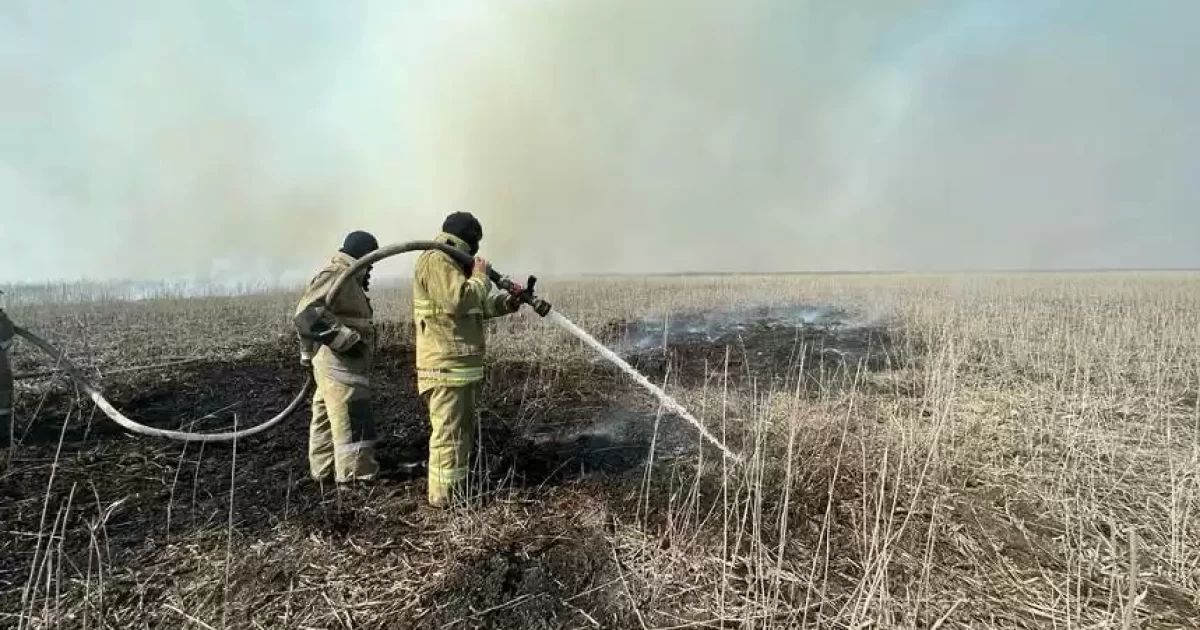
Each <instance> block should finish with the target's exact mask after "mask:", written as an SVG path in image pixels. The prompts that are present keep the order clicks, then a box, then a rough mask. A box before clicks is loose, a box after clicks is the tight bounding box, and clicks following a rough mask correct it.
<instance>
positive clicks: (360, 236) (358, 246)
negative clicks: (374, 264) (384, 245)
mask: <svg viewBox="0 0 1200 630" xmlns="http://www.w3.org/2000/svg"><path fill="white" fill-rule="evenodd" d="M377 249H379V241H376V240H375V237H374V236H371V233H370V232H363V231H362V230H358V231H354V232H351V233H349V234H347V235H346V240H345V242H343V243H342V248H341V249H340V250H338V251H340V252H342V253H343V254H346V255H348V256H352V257H354V258H362V257H363V256H366V255H367V254H370V253H371V252H373V251H375V250H377Z"/></svg>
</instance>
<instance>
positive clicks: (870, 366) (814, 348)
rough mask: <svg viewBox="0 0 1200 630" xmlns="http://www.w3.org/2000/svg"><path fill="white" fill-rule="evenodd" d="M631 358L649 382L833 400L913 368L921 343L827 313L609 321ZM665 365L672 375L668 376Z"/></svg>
mask: <svg viewBox="0 0 1200 630" xmlns="http://www.w3.org/2000/svg"><path fill="white" fill-rule="evenodd" d="M605 334H606V336H607V337H608V338H613V339H617V340H619V346H618V347H619V348H620V349H621V351H622V354H623V355H624V356H625V358H626V360H628V361H629V362H630V364H631V365H633V366H634V367H636V368H637V369H638V370H640V371H641V372H642V373H644V374H646V375H648V376H650V377H651V378H652V380H654V379H658V380H661V379H663V378H667V377H669V378H670V379H671V381H672V382H673V383H677V384H678V385H680V386H683V387H703V386H704V385H706V384H711V383H713V382H721V381H722V380H724V379H726V378H728V379H729V380H731V381H732V382H735V383H745V382H747V381H758V385H759V386H760V387H770V386H776V387H785V388H788V389H791V388H793V387H795V382H796V379H797V378H798V377H800V376H803V381H802V382H803V389H804V390H805V391H807V392H809V393H810V394H816V395H820V394H822V393H824V394H828V393H829V392H830V391H831V390H837V389H840V388H843V387H847V386H850V385H851V384H852V383H853V382H854V376H855V375H856V374H858V373H860V372H861V371H863V370H865V371H871V372H878V371H884V370H892V369H897V368H900V367H903V366H906V365H908V364H909V363H910V362H911V361H912V360H913V359H914V358H915V357H916V356H917V355H918V354H919V348H918V347H917V346H918V344H917V343H916V342H915V341H914V340H911V339H906V338H904V337H902V336H901V335H900V333H898V332H897V330H896V329H895V328H893V327H891V326H889V325H887V322H882V321H865V320H856V318H854V317H853V316H852V315H851V314H849V313H847V312H844V311H840V310H834V309H829V308H827V307H804V306H799V307H789V308H784V309H768V308H757V309H746V310H740V311H730V312H725V313H721V312H699V313H685V314H682V315H675V316H673V317H672V318H671V319H670V320H667V321H664V320H633V321H617V322H611V323H610V324H609V325H608V326H607V327H606V329H605ZM668 367H669V368H670V373H669V374H668Z"/></svg>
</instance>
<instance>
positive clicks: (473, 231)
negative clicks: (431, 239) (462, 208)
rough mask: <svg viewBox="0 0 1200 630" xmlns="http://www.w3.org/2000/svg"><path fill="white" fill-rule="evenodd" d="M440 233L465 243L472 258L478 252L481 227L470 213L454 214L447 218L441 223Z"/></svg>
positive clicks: (481, 233)
mask: <svg viewBox="0 0 1200 630" xmlns="http://www.w3.org/2000/svg"><path fill="white" fill-rule="evenodd" d="M442 231H443V232H445V233H447V234H453V235H454V236H457V237H458V238H461V239H462V240H463V241H464V242H466V244H467V246H468V247H470V248H471V255H472V256H474V255H475V254H477V253H478V252H479V241H482V240H483V226H482V225H480V224H479V219H476V218H475V215H473V214H471V213H470V212H454V213H452V214H450V215H449V216H447V217H446V220H445V221H443V222H442Z"/></svg>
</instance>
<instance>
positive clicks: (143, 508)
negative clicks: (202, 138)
mask: <svg viewBox="0 0 1200 630" xmlns="http://www.w3.org/2000/svg"><path fill="white" fill-rule="evenodd" d="M543 290H544V292H545V295H546V297H547V298H548V299H549V300H550V301H551V302H552V303H554V304H555V306H556V307H557V308H558V309H560V310H561V311H562V312H563V313H564V314H566V315H567V316H569V317H571V318H572V319H573V320H575V321H576V322H578V323H580V324H581V325H582V326H583V327H584V328H585V329H587V330H589V331H592V332H593V333H594V334H596V335H597V336H598V337H599V338H601V340H602V341H604V342H606V343H608V344H611V345H612V346H613V347H614V348H616V349H618V351H620V352H622V353H623V354H624V355H625V356H626V357H627V358H628V359H629V360H630V362H631V363H633V364H634V365H636V366H638V367H640V368H641V369H643V370H644V372H645V373H646V374H647V375H648V376H649V377H650V378H651V380H654V381H656V382H659V383H663V384H664V386H665V389H666V390H667V391H668V392H670V393H671V394H672V395H673V396H676V397H677V398H678V399H679V400H680V401H681V402H683V404H684V405H685V406H687V407H688V408H689V409H690V410H691V411H693V413H694V414H695V415H696V416H698V417H699V418H701V419H702V420H703V421H704V422H705V424H706V426H707V427H708V428H709V429H710V430H711V431H712V432H713V433H714V434H716V435H719V436H724V438H725V439H726V440H727V442H728V444H729V445H730V446H731V447H732V448H733V449H734V450H735V451H737V452H740V453H743V454H745V456H746V458H747V460H748V464H747V466H745V467H744V468H739V467H735V466H733V465H732V464H730V463H726V462H724V461H723V460H722V458H721V457H720V455H719V453H718V452H717V451H716V450H715V449H713V448H711V447H710V446H707V445H706V444H705V443H703V442H702V441H701V440H700V439H699V437H698V434H697V433H696V432H695V431H694V430H693V429H692V428H691V427H690V426H689V425H687V424H686V423H685V422H682V421H680V420H679V419H677V418H674V417H672V416H670V415H666V414H660V413H658V407H657V403H656V401H655V400H654V399H653V398H652V397H651V396H650V395H649V394H648V393H646V392H645V391H643V390H641V389H640V388H638V387H637V386H636V385H634V384H633V383H632V382H631V381H630V380H629V379H628V378H626V377H625V376H624V375H622V374H621V373H620V372H619V371H618V370H616V368H614V367H613V366H611V365H609V364H607V363H604V362H602V361H599V360H598V358H597V356H596V355H595V353H593V352H592V351H591V350H590V349H588V348H587V347H586V346H584V345H583V344H581V343H580V342H578V341H577V340H575V339H573V338H572V337H569V336H567V335H566V334H565V333H563V332H562V331H561V330H559V329H557V328H554V327H553V326H552V325H551V324H550V323H549V322H546V321H544V320H540V319H538V318H537V317H536V316H535V315H533V314H532V313H525V314H523V315H520V316H518V317H516V318H512V319H511V320H508V321H504V322H499V323H497V324H496V326H495V329H494V334H493V336H492V338H491V339H492V341H491V347H490V354H491V356H490V360H491V368H490V370H489V381H488V386H487V389H488V391H487V396H486V403H485V407H486V408H485V409H484V410H483V412H482V423H481V429H480V440H479V443H480V452H479V457H478V474H477V475H476V477H475V480H476V482H477V483H478V484H479V487H480V488H481V490H482V491H483V492H485V498H484V500H483V501H482V502H480V503H479V504H478V505H476V506H474V507H472V508H470V509H467V510H460V511H453V512H447V513H443V512H437V511H433V510H430V509H428V508H426V507H425V506H424V504H423V502H422V498H423V493H424V480H423V479H421V478H417V479H411V480H407V481H403V480H402V481H397V482H393V483H391V484H388V485H383V486H380V487H376V488H372V489H368V490H361V491H353V492H337V491H334V490H331V489H322V488H319V487H316V486H315V485H314V484H312V483H311V482H309V481H308V480H307V478H306V460H305V444H306V437H307V434H306V421H307V412H306V411H305V412H300V413H297V414H296V416H295V417H294V418H292V419H290V420H289V421H288V422H287V423H285V424H284V425H283V426H282V427H280V428H279V429H277V430H276V431H274V432H272V433H269V434H264V435H259V436H255V437H252V438H249V439H246V440H244V441H242V442H239V443H237V444H234V445H212V444H209V445H205V446H203V447H201V446H199V445H195V444H192V445H184V444H181V443H175V442H168V441H161V440H155V439H150V438H143V437H137V436H132V435H129V434H127V433H125V432H124V431H122V430H120V429H119V428H117V427H115V425H113V424H112V423H111V422H109V421H108V420H107V419H105V418H104V417H103V416H102V415H101V414H100V413H99V412H98V411H97V410H96V409H95V407H94V405H93V404H92V403H91V402H90V401H88V400H87V398H86V397H83V396H81V395H80V394H79V393H78V392H77V390H76V389H75V388H74V387H73V386H72V385H71V384H70V383H69V382H66V381H64V380H62V379H59V378H57V377H55V376H36V375H35V377H33V378H26V379H22V380H21V381H19V383H18V405H17V414H18V415H17V423H16V427H15V437H16V441H17V443H16V445H15V446H14V447H13V448H12V449H10V450H9V451H8V452H7V453H6V454H3V455H0V458H3V459H0V626H2V627H11V628H20V629H22V630H24V629H26V628H28V629H43V628H120V629H122V630H124V629H133V628H195V629H201V628H329V629H335V628H344V629H350V628H440V629H451V628H455V629H467V628H522V629H530V630H532V629H535V628H635V629H636V628H659V629H667V628H679V629H682V628H755V629H762V628H845V629H850V628H858V629H865V628H873V629H875V628H878V629H892V628H928V629H933V628H944V629H949V628H1039V629H1042V628H1063V629H1066V628H1078V629H1081V630H1082V629H1085V628H1088V629H1092V628H1145V629H1149V628H1196V627H1200V400H1198V397H1197V394H1198V391H1200V275H1194V274H1185V273H1160V274H1149V273H1146V274H1132V273H1131V274H1116V273H1112V274H1029V275H958V276H952V275H944V276H939V275H930V276H915V275H895V276H849V275H847V276H841V275H819V276H763V277H749V276H743V277H686V278H623V279H619V280H592V279H585V280H570V281H566V280H549V279H547V280H545V281H544V287H543ZM80 291H82V290H80ZM67 293H70V292H67ZM374 294H375V297H374V300H375V304H376V307H377V312H378V314H379V317H380V320H381V322H382V323H381V326H382V327H383V329H384V335H383V341H384V347H383V349H382V350H381V356H380V361H379V365H378V367H377V369H376V373H375V379H374V389H375V392H376V394H375V409H376V411H377V413H378V420H379V424H380V427H381V430H382V432H383V434H384V435H385V436H386V443H385V444H384V445H383V447H382V450H383V453H384V454H385V455H386V456H388V457H395V456H403V455H413V454H415V455H418V456H419V455H420V454H421V453H422V449H423V448H424V443H425V441H426V440H427V436H428V429H427V428H426V420H425V418H424V415H423V409H422V407H421V403H420V401H419V399H418V398H417V397H416V394H415V389H414V385H413V374H412V360H413V359H412V348H411V333H410V331H409V328H408V325H409V324H408V321H407V317H408V316H407V312H408V308H409V302H408V295H407V293H406V291H405V290H404V289H403V288H402V287H399V288H381V289H377V290H376V291H374ZM60 297H70V296H68V295H65V294H63V295H60ZM295 298H296V296H295V295H292V294H288V293H267V294H258V295H254V294H251V295H244V296H238V297H228V298H223V297H208V298H202V299H201V298H191V299H185V298H172V297H160V298H155V299H149V300H142V301H120V300H112V299H102V300H74V301H58V302H57V303H36V304H35V303H27V302H16V303H13V304H12V305H11V306H10V308H9V312H10V314H11V315H12V317H13V319H14V320H16V321H17V322H18V323H20V324H22V325H26V326H27V327H29V328H30V329H32V330H34V331H38V332H40V333H42V334H43V335H44V336H46V337H48V338H49V339H50V340H51V341H53V342H55V343H57V344H59V345H61V346H62V347H63V348H65V349H66V350H68V352H69V354H70V356H72V357H74V358H75V359H77V360H78V361H79V362H80V363H82V364H85V365H87V366H88V369H89V371H90V372H91V373H93V374H95V375H96V378H97V380H99V381H100V382H102V383H103V385H104V388H105V391H106V392H107V393H108V394H109V396H110V399H111V400H112V401H113V402H114V403H115V404H117V406H118V407H120V408H121V409H123V410H124V411H126V412H127V413H129V414H131V415H133V416H134V417H137V418H139V419H141V420H144V421H146V422H147V423H151V424H155V425H158V426H171V427H179V426H183V427H189V426H190V427H194V428H195V429H197V430H200V429H203V430H215V429H218V428H227V427H229V426H231V425H232V423H233V421H232V418H233V414H235V413H236V414H237V417H238V422H239V423H241V424H242V425H244V424H247V423H252V422H256V421H257V420H259V419H261V418H265V417H268V416H270V415H273V414H274V413H275V412H276V411H277V410H278V409H280V408H282V407H283V406H284V404H286V402H287V400H288V399H289V398H290V397H291V396H292V395H294V392H295V389H296V388H297V387H298V386H299V385H300V384H301V383H302V381H303V379H304V374H303V372H302V368H301V367H300V366H299V365H298V362H297V359H296V351H295V347H294V344H293V343H292V341H291V337H290V335H289V333H288V316H289V314H290V312H291V309H292V305H293V301H294V299H295ZM801 319H804V320H805V322H804V323H800V320H801ZM184 360H186V361H188V362H187V363H183V364H180V365H176V366H173V367H170V368H159V369H151V370H140V371H123V372H121V371H118V370H122V369H124V368H128V367H136V366H144V365H153V364H160V363H164V362H172V361H184ZM14 362H15V366H14V367H15V369H16V371H17V372H18V373H37V372H41V371H45V370H47V369H49V368H52V367H53V366H51V365H48V364H47V363H46V362H45V360H44V359H42V358H41V357H39V356H35V355H34V354H33V353H32V351H31V349H30V348H29V346H28V345H24V344H21V343H18V344H17V350H16V353H15V355H14Z"/></svg>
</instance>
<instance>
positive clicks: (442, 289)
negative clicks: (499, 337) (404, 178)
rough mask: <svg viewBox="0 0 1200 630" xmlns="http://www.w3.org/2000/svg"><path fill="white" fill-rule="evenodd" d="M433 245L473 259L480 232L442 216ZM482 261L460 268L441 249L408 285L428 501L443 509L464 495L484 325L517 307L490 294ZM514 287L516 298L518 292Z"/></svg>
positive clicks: (460, 216) (425, 256)
mask: <svg viewBox="0 0 1200 630" xmlns="http://www.w3.org/2000/svg"><path fill="white" fill-rule="evenodd" d="M435 240H436V241H438V242H441V243H446V244H448V245H450V246H452V247H455V248H457V249H459V250H461V251H463V252H466V253H467V254H470V255H471V256H476V254H477V253H478V252H479V243H480V241H481V240H483V227H482V226H481V225H480V223H479V221H478V220H477V219H476V218H475V217H474V216H472V215H471V214H470V213H468V212H455V213H453V214H451V215H449V216H448V217H446V220H445V222H444V223H443V224H442V233H441V234H439V235H438V236H437V237H436V239H435ZM491 291H492V282H491V280H490V279H489V278H488V275H487V262H486V261H485V260H483V259H482V258H479V257H477V256H476V257H475V262H474V265H473V266H470V267H466V266H462V265H460V264H459V263H458V262H457V261H455V260H454V259H453V258H451V257H450V256H449V255H448V254H446V253H445V252H441V251H438V250H428V251H425V252H423V253H422V254H421V256H420V257H418V259H417V263H416V269H415V273H414V280H413V324H414V326H415V327H416V346H417V347H416V354H417V391H418V394H420V396H421V398H422V400H424V402H425V405H426V407H427V408H428V410H429V423H430V436H429V460H428V464H427V469H428V470H427V472H428V475H429V480H428V484H429V486H428V496H427V499H428V501H429V504H430V505H432V506H434V507H439V508H441V507H447V506H448V505H449V504H450V503H451V501H453V500H456V499H462V498H465V493H464V490H465V488H466V479H467V471H468V460H469V457H470V454H471V450H472V447H473V445H474V437H475V421H476V415H475V414H476V405H477V404H478V402H479V393H480V389H481V386H482V381H483V374H484V371H483V362H484V350H485V346H486V344H485V331H484V326H485V324H484V322H485V320H488V319H491V318H495V317H500V316H504V315H510V314H512V313H515V312H517V310H518V309H519V308H520V306H521V302H520V301H518V300H517V299H516V298H515V297H514V296H513V295H512V294H509V293H497V294H495V295H492V293H491ZM519 292H520V287H517V288H516V290H515V291H514V293H519Z"/></svg>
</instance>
